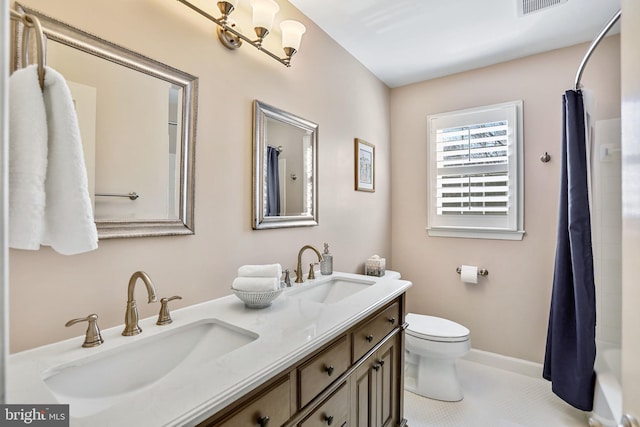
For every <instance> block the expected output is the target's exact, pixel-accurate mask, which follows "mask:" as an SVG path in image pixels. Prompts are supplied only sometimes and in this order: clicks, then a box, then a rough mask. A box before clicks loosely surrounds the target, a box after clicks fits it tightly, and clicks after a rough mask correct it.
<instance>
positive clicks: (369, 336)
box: [364, 334, 373, 342]
mask: <svg viewBox="0 0 640 427" xmlns="http://www.w3.org/2000/svg"><path fill="white" fill-rule="evenodd" d="M364 339H365V340H367V341H368V342H371V341H373V335H371V334H369V335H367V336H366V337H364Z"/></svg>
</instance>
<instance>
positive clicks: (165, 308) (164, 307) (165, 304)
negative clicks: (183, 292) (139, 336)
mask: <svg viewBox="0 0 640 427" xmlns="http://www.w3.org/2000/svg"><path fill="white" fill-rule="evenodd" d="M174 299H182V297H180V296H178V295H174V296H172V297H169V298H161V299H160V313H159V314H158V321H157V322H156V325H160V326H162V325H168V324H169V323H171V322H173V320H172V319H171V314H170V313H169V301H173V300H174Z"/></svg>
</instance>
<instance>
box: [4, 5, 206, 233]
mask: <svg viewBox="0 0 640 427" xmlns="http://www.w3.org/2000/svg"><path fill="white" fill-rule="evenodd" d="M16 9H17V10H18V11H20V12H22V13H28V14H31V15H34V16H36V17H37V18H38V19H39V20H40V22H41V24H42V29H43V32H44V34H45V36H46V62H47V66H50V67H52V68H54V69H55V70H57V71H58V72H59V73H61V74H62V75H63V76H64V77H65V79H66V80H67V82H68V84H69V87H70V90H71V93H72V97H73V99H74V103H75V105H76V111H77V113H78V121H79V124H80V133H81V136H82V140H83V148H84V152H85V162H86V164H87V172H88V177H89V190H90V193H91V198H92V202H93V205H94V218H95V221H96V225H97V228H98V237H99V238H100V239H107V238H117V237H141V236H161V235H177V234H193V233H194V181H195V176H194V161H195V151H194V148H195V131H196V115H197V96H198V95H197V94H198V78H197V77H195V76H192V75H190V74H188V73H186V72H184V71H181V70H178V69H176V68H173V67H171V66H169V65H166V64H163V63H161V62H158V61H155V60H153V59H151V58H148V57H146V56H144V55H141V54H139V53H136V52H133V51H131V50H129V49H126V48H124V47H122V46H118V45H116V44H114V43H111V42H109V41H107V40H103V39H101V38H99V37H97V36H94V35H92V34H89V33H87V32H85V31H82V30H80V29H78V28H75V27H72V26H71V25H69V24H66V23H63V22H60V21H58V20H56V19H54V18H51V17H49V16H47V15H45V14H43V13H41V12H38V11H36V10H33V9H30V8H28V7H26V6H23V5H20V4H19V3H16ZM29 34H32V32H29V31H24V28H23V27H22V26H21V25H16V26H15V31H14V38H15V41H16V42H15V46H14V51H13V55H12V63H13V64H12V66H13V67H14V68H15V67H20V66H22V65H23V64H25V63H28V58H25V56H27V54H26V52H28V51H29V50H30V44H31V43H30V42H29V40H28V35H29ZM25 46H26V49H25V48H23V47H25Z"/></svg>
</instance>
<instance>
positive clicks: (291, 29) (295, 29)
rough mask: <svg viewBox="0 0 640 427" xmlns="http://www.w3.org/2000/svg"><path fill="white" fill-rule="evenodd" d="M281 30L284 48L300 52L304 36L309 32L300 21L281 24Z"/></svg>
mask: <svg viewBox="0 0 640 427" xmlns="http://www.w3.org/2000/svg"><path fill="white" fill-rule="evenodd" d="M280 29H281V30H282V47H283V48H287V47H289V48H292V49H295V50H296V51H297V50H299V49H300V41H301V40H302V35H303V34H304V32H305V31H307V29H306V28H305V26H304V25H302V24H301V23H300V22H298V21H291V20H288V21H282V22H281V23H280Z"/></svg>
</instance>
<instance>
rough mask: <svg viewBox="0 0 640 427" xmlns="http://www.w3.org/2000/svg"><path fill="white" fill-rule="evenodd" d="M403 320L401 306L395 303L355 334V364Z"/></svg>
mask: <svg viewBox="0 0 640 427" xmlns="http://www.w3.org/2000/svg"><path fill="white" fill-rule="evenodd" d="M401 319H402V316H401V313H400V304H399V303H398V302H395V303H393V304H391V305H390V306H389V307H387V308H386V309H385V310H384V311H382V312H381V313H379V314H378V315H377V316H375V317H374V318H373V319H371V320H370V321H368V322H367V323H365V324H364V325H362V326H361V327H359V328H357V329H356V330H355V332H353V339H352V343H353V362H354V363H355V362H356V361H357V360H358V359H360V358H361V357H362V356H364V355H365V354H366V353H367V352H368V351H369V350H371V349H372V348H373V347H374V346H375V345H376V344H378V343H379V342H380V340H381V339H382V338H384V337H385V336H386V335H387V334H388V333H389V332H391V331H392V330H393V328H395V327H396V326H398V323H399V322H400V320H401Z"/></svg>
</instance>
